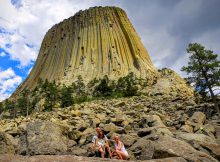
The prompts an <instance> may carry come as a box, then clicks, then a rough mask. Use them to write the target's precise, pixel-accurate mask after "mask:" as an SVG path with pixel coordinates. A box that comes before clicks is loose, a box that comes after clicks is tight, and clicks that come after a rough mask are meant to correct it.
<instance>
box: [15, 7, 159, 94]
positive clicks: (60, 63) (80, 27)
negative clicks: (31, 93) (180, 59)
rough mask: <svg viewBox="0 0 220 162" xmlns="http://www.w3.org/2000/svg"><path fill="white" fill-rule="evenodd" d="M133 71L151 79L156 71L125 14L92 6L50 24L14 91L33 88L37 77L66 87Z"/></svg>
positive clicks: (117, 10) (113, 8)
mask: <svg viewBox="0 0 220 162" xmlns="http://www.w3.org/2000/svg"><path fill="white" fill-rule="evenodd" d="M129 72H134V73H135V74H136V75H137V76H139V77H141V78H144V79H145V78H147V79H148V80H152V78H154V77H155V76H157V73H158V72H157V70H156V68H155V67H154V65H153V64H152V62H151V59H150V57H149V54H148V52H147V50H146V49H145V47H144V45H143V44H142V42H141V39H140V37H139V36H138V34H137V32H136V31H135V29H134V27H133V26H132V24H131V22H130V21H129V19H128V17H127V15H126V13H125V11H123V10H122V9H120V8H118V7H93V8H90V9H88V10H85V11H79V12H78V13H76V14H75V15H74V16H72V17H70V18H68V19H65V20H64V21H62V22H60V23H59V24H56V25H54V26H53V27H52V28H51V29H50V30H49V31H48V32H47V33H46V35H45V37H44V39H43V42H42V45H41V48H40V52H39V55H38V58H37V60H36V63H35V65H34V67H33V69H32V71H31V73H30V74H29V76H28V78H27V79H26V80H25V81H24V83H23V84H22V85H21V86H20V87H19V88H18V89H17V92H19V91H21V90H23V89H25V88H33V87H34V86H35V85H36V84H37V82H38V80H39V78H41V79H43V80H45V79H48V80H49V81H53V80H55V81H56V82H58V83H64V84H68V83H70V82H71V81H74V80H75V79H76V78H77V76H79V75H81V76H82V78H83V79H84V80H85V81H89V80H91V79H93V78H95V77H96V78H99V77H103V76H104V75H108V77H109V78H111V79H117V78H119V77H121V76H125V75H127V74H128V73H129Z"/></svg>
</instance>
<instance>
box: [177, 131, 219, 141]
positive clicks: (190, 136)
mask: <svg viewBox="0 0 220 162" xmlns="http://www.w3.org/2000/svg"><path fill="white" fill-rule="evenodd" d="M176 137H177V138H180V139H183V140H186V141H197V142H205V143H216V140H215V139H213V138H211V137H209V136H206V135H204V134H194V133H179V134H177V135H176Z"/></svg>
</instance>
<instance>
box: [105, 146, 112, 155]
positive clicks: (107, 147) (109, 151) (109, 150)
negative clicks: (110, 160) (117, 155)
mask: <svg viewBox="0 0 220 162" xmlns="http://www.w3.org/2000/svg"><path fill="white" fill-rule="evenodd" d="M105 148H106V149H107V151H108V154H109V156H110V157H112V152H111V149H110V147H109V146H108V145H105Z"/></svg>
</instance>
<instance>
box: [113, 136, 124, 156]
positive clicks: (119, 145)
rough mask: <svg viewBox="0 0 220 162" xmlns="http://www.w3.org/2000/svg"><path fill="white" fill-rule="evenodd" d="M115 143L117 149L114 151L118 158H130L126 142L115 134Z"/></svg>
mask: <svg viewBox="0 0 220 162" xmlns="http://www.w3.org/2000/svg"><path fill="white" fill-rule="evenodd" d="M114 142H115V143H114V145H115V150H114V152H113V156H114V157H115V158H116V159H123V160H126V159H127V158H128V152H127V150H126V149H125V146H124V144H123V143H122V142H121V140H120V139H119V136H118V135H116V136H114Z"/></svg>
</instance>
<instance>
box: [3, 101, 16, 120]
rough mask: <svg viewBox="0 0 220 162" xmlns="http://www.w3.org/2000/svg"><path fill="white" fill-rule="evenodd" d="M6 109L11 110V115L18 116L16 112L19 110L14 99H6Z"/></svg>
mask: <svg viewBox="0 0 220 162" xmlns="http://www.w3.org/2000/svg"><path fill="white" fill-rule="evenodd" d="M4 107H5V110H6V111H9V113H10V115H11V117H13V118H15V117H16V114H17V110H16V107H15V102H14V101H11V100H9V99H6V100H5V106H4Z"/></svg>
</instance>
